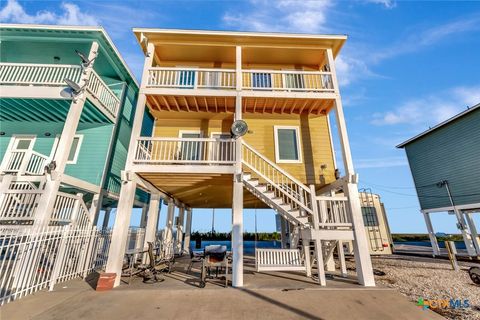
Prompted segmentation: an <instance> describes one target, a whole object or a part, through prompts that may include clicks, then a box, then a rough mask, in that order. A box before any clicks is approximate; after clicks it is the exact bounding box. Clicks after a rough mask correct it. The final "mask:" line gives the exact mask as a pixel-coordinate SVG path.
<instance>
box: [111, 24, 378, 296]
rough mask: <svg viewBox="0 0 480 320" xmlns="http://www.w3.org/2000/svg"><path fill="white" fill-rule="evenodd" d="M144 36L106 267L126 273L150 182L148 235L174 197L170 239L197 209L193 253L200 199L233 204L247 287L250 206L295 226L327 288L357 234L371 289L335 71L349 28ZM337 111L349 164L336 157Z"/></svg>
mask: <svg viewBox="0 0 480 320" xmlns="http://www.w3.org/2000/svg"><path fill="white" fill-rule="evenodd" d="M134 33H135V36H136V37H137V40H138V43H139V45H140V46H141V48H142V50H143V52H144V53H145V64H144V68H143V75H142V79H141V87H140V93H139V97H138V102H137V106H136V111H135V112H136V115H135V119H134V122H133V129H132V139H131V140H130V147H129V152H128V158H127V163H126V169H125V172H124V174H123V176H122V178H123V181H122V185H121V193H120V199H119V204H118V213H117V215H116V221H115V226H114V229H113V235H112V244H111V247H110V254H109V258H108V263H107V267H106V271H107V272H111V273H116V274H117V281H116V285H118V284H119V282H120V279H119V278H120V272H121V268H122V262H123V252H125V246H126V239H127V233H128V227H129V222H130V215H131V209H132V205H133V203H134V195H135V190H136V188H137V187H138V186H141V187H142V188H145V189H147V190H149V193H150V199H151V200H150V207H149V208H150V209H149V210H150V211H149V215H148V221H147V227H146V229H147V231H146V232H147V234H146V238H151V239H153V238H154V233H155V227H156V223H157V220H156V219H158V205H159V201H158V199H160V198H164V199H165V201H167V202H168V212H167V217H166V226H167V227H166V230H165V232H164V240H165V241H167V242H168V241H170V240H171V238H172V227H173V224H174V221H173V217H174V209H175V207H179V208H181V213H180V217H179V218H180V219H178V220H179V221H182V220H183V218H184V216H183V212H184V211H186V212H187V217H186V220H187V226H186V229H187V230H185V231H186V232H185V240H184V242H183V249H186V250H188V246H189V242H190V241H189V236H188V234H189V230H188V229H189V225H190V223H191V222H189V221H188V220H190V221H191V208H232V254H233V264H232V272H233V276H232V284H233V286H236V287H241V286H242V285H243V242H242V234H243V220H242V219H243V218H242V212H243V208H272V209H274V210H275V211H276V212H277V213H278V214H280V215H281V216H282V219H283V221H284V224H285V225H288V226H289V227H290V230H291V234H292V238H293V240H292V244H291V245H292V246H293V247H297V245H299V244H300V245H301V246H302V247H303V256H304V261H305V264H306V268H307V274H311V269H312V265H313V263H315V264H316V265H317V269H318V273H319V277H318V278H319V282H320V283H321V284H322V285H325V283H326V282H325V271H324V270H325V268H324V266H325V265H326V264H328V261H329V260H330V259H333V256H334V255H333V253H334V252H335V251H337V253H338V255H337V256H338V257H339V262H340V266H341V269H342V271H344V272H346V269H345V261H344V259H343V253H344V252H343V245H342V242H343V241H353V248H354V250H353V251H354V255H355V262H356V271H357V275H358V281H359V283H360V284H362V285H365V286H373V285H374V279H373V273H372V265H371V261H370V255H369V244H368V242H367V237H366V233H365V229H364V223H363V219H362V211H361V208H360V198H359V193H358V189H357V181H358V177H357V174H356V173H355V170H354V166H353V162H352V157H351V153H350V146H349V141H348V137H347V129H346V125H345V118H344V114H343V108H342V100H341V97H340V90H339V85H338V81H337V75H336V71H335V57H337V56H338V54H339V53H340V50H341V48H342V46H343V44H344V43H345V41H346V36H343V35H307V34H302V35H301V34H282V33H254V32H223V31H196V30H163V29H143V28H140V29H134ZM145 109H148V110H149V111H150V113H151V114H152V115H153V117H154V129H153V132H152V134H145V133H144V132H142V130H143V129H142V128H143V127H144V126H142V124H143V123H144V121H143V119H144V110H145ZM330 115H332V116H333V117H332V119H335V124H336V128H337V129H338V139H339V141H340V145H341V152H342V157H343V165H344V167H343V168H337V165H336V163H335V155H334V150H333V147H332V137H331V135H332V132H331V125H330V122H329V116H330ZM338 169H341V170H338ZM339 172H342V173H343V176H341V175H340V174H339ZM340 192H341V193H340ZM177 231H178V230H177ZM180 232H183V231H182V230H181V229H180ZM177 235H178V232H177ZM177 239H180V241H181V239H182V237H179V238H177ZM177 246H178V247H179V248H181V247H182V244H181V242H180V243H179V242H178V241H177ZM310 246H312V252H315V254H314V256H311V255H310V252H311V250H310ZM257 263H258V261H257ZM277 263H279V262H278V261H277Z"/></svg>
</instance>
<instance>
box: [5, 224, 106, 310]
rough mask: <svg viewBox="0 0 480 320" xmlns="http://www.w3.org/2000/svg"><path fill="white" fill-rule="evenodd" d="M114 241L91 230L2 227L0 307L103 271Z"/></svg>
mask: <svg viewBox="0 0 480 320" xmlns="http://www.w3.org/2000/svg"><path fill="white" fill-rule="evenodd" d="M110 242H111V233H110V232H101V231H97V230H96V229H95V228H91V227H89V228H73V227H71V226H55V227H45V228H41V229H37V228H31V227H23V228H20V229H19V228H8V227H7V228H0V305H3V304H5V303H7V302H9V301H13V300H16V299H19V298H22V297H24V296H26V295H29V294H32V293H34V292H36V291H39V290H42V289H45V288H49V289H50V290H52V289H53V288H54V286H55V284H56V283H58V282H62V281H67V280H70V279H73V278H77V277H85V276H86V275H87V274H88V273H89V272H91V271H93V270H99V269H103V267H104V266H105V264H106V261H107V256H108V250H109V247H110Z"/></svg>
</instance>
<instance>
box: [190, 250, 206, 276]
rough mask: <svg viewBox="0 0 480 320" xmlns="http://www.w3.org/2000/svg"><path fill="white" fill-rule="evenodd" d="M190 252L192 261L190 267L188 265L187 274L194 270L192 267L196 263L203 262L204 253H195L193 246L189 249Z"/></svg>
mask: <svg viewBox="0 0 480 320" xmlns="http://www.w3.org/2000/svg"><path fill="white" fill-rule="evenodd" d="M188 252H189V254H190V263H189V264H188V267H187V274H189V273H190V272H191V271H192V267H193V265H194V264H195V263H202V262H203V254H195V253H194V252H193V250H192V249H191V248H190V249H189V250H188Z"/></svg>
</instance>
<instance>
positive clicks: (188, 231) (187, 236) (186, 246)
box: [183, 208, 192, 252]
mask: <svg viewBox="0 0 480 320" xmlns="http://www.w3.org/2000/svg"><path fill="white" fill-rule="evenodd" d="M191 234H192V208H188V209H187V221H186V223H185V239H184V241H183V251H185V252H189V251H190V236H191Z"/></svg>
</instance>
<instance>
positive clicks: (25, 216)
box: [0, 188, 92, 228]
mask: <svg viewBox="0 0 480 320" xmlns="http://www.w3.org/2000/svg"><path fill="white" fill-rule="evenodd" d="M42 193H43V191H42V190H39V189H25V188H15V189H10V190H7V191H5V192H4V194H3V197H1V198H0V199H1V202H0V224H4V225H31V224H33V222H34V220H35V216H36V214H37V207H38V204H39V201H40V197H41V195H42ZM50 225H54V226H56V225H73V226H74V227H82V228H83V227H89V226H91V225H92V219H91V217H90V214H89V210H88V208H87V207H86V205H85V203H84V202H83V199H82V196H81V195H80V194H78V195H72V194H68V193H64V192H59V193H58V194H57V198H56V199H55V204H54V208H53V212H52V215H51V219H50Z"/></svg>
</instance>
